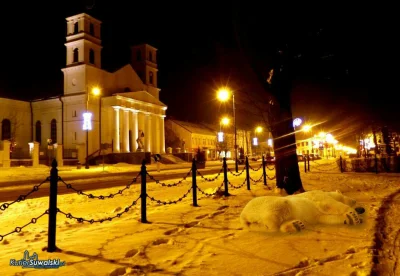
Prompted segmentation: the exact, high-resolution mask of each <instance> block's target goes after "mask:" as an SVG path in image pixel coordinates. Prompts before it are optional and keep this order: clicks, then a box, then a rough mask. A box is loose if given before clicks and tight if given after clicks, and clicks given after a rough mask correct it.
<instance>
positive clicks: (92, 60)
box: [89, 49, 94, 64]
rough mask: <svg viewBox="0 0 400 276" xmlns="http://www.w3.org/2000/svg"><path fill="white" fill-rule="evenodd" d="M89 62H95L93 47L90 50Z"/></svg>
mask: <svg viewBox="0 0 400 276" xmlns="http://www.w3.org/2000/svg"><path fill="white" fill-rule="evenodd" d="M89 62H90V63H91V64H94V51H93V49H90V50H89Z"/></svg>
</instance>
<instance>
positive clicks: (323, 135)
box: [318, 131, 326, 138]
mask: <svg viewBox="0 0 400 276" xmlns="http://www.w3.org/2000/svg"><path fill="white" fill-rule="evenodd" d="M318 136H319V137H321V138H324V137H325V136H326V133H325V132H323V131H321V132H320V133H318Z"/></svg>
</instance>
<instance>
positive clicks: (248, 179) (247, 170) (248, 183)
mask: <svg viewBox="0 0 400 276" xmlns="http://www.w3.org/2000/svg"><path fill="white" fill-rule="evenodd" d="M249 168H250V166H249V158H248V157H247V156H246V182H247V190H250V170H249Z"/></svg>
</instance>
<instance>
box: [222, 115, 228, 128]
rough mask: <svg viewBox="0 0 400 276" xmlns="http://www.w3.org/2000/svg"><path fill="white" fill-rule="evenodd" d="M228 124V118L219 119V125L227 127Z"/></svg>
mask: <svg viewBox="0 0 400 276" xmlns="http://www.w3.org/2000/svg"><path fill="white" fill-rule="evenodd" d="M229 123H230V120H229V118H228V117H224V118H222V119H221V124H223V125H224V126H227V125H229Z"/></svg>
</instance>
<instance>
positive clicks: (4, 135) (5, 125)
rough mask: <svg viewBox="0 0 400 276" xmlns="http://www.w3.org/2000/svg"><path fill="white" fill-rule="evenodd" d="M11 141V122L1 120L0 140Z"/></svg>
mask: <svg viewBox="0 0 400 276" xmlns="http://www.w3.org/2000/svg"><path fill="white" fill-rule="evenodd" d="M9 139H11V121H10V120H9V119H3V121H2V122H1V140H9Z"/></svg>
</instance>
